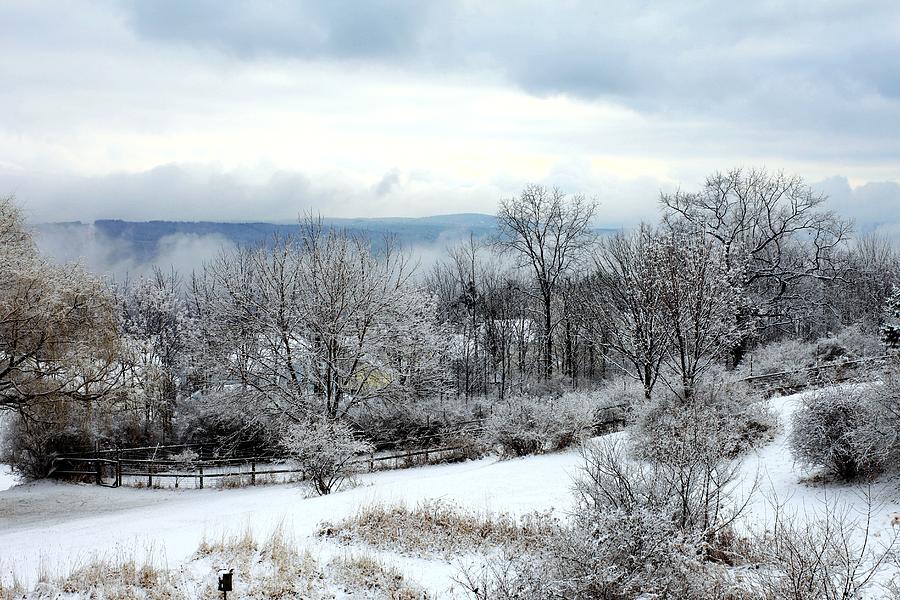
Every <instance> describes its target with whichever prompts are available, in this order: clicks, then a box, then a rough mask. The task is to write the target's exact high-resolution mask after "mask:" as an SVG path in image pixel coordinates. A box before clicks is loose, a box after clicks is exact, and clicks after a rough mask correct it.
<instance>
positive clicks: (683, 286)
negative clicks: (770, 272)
mask: <svg viewBox="0 0 900 600" xmlns="http://www.w3.org/2000/svg"><path fill="white" fill-rule="evenodd" d="M653 273H654V275H653V277H654V279H655V281H656V285H657V286H658V288H659V294H660V297H659V300H660V306H661V309H662V317H663V326H664V327H665V328H666V330H667V331H668V332H669V336H668V344H667V346H666V352H665V356H664V364H665V366H667V367H668V369H667V370H668V372H670V373H673V374H674V375H675V377H676V378H677V381H669V380H666V379H664V381H666V384H667V385H668V386H669V388H670V389H672V390H673V391H675V392H678V393H679V395H680V396H681V397H682V398H683V399H684V400H685V401H688V400H690V399H691V398H692V397H693V395H694V386H695V383H696V381H697V379H698V377H699V376H700V375H701V374H702V373H703V372H704V371H706V370H707V369H709V367H710V366H712V365H713V364H715V363H716V362H717V361H718V360H720V359H721V358H722V357H723V356H725V355H727V354H728V352H729V351H730V350H731V349H732V348H733V347H734V345H735V344H736V343H737V342H738V341H739V340H742V339H746V337H747V336H748V335H749V334H750V333H751V331H752V328H753V322H752V321H748V320H746V319H741V318H740V316H741V315H742V314H744V312H745V311H743V310H742V306H743V303H744V296H743V289H742V288H741V281H743V280H744V276H743V274H742V273H741V272H740V270H739V269H736V268H731V267H729V265H728V263H727V261H726V260H725V257H724V255H723V252H722V249H721V248H720V247H719V246H717V245H715V244H714V243H713V242H711V241H710V240H709V239H707V238H705V237H704V236H703V235H702V234H700V233H699V232H696V231H692V230H674V231H668V232H664V233H663V234H661V235H659V236H658V237H657V238H656V240H655V243H654V245H653ZM664 372H665V370H664Z"/></svg>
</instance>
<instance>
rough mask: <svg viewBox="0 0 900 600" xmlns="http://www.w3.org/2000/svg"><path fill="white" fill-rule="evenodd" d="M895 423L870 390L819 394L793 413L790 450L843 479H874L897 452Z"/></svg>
mask: <svg viewBox="0 0 900 600" xmlns="http://www.w3.org/2000/svg"><path fill="white" fill-rule="evenodd" d="M897 422H898V419H897V415H893V414H891V413H890V412H889V411H885V410H884V409H883V408H882V405H880V404H879V403H878V401H877V397H876V392H875V391H874V390H873V389H872V388H871V387H869V386H856V387H847V386H844V387H832V388H826V389H823V390H818V391H816V392H813V393H810V394H807V395H806V396H804V397H803V398H802V400H801V404H800V406H799V407H798V408H797V410H795V411H794V414H793V416H792V425H793V428H792V431H791V435H790V439H789V442H790V446H791V452H792V453H793V455H794V458H795V459H796V460H797V461H798V462H801V463H804V464H806V465H808V466H812V467H821V468H823V469H824V470H825V471H826V473H828V474H830V475H832V476H835V477H838V478H840V479H843V480H847V481H850V480H854V479H857V478H860V477H867V476H872V475H877V474H878V473H880V472H882V471H883V470H884V468H885V466H886V465H887V464H889V463H891V462H894V461H895V460H896V458H897V456H898V453H900V444H898V439H897V436H898V432H897Z"/></svg>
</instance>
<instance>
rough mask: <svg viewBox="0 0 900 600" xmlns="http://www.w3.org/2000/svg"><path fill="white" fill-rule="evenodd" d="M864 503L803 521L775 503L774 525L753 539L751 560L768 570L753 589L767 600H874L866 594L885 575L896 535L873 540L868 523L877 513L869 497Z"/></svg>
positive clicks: (833, 507) (829, 506)
mask: <svg viewBox="0 0 900 600" xmlns="http://www.w3.org/2000/svg"><path fill="white" fill-rule="evenodd" d="M866 499H867V505H866V509H865V510H856V511H854V510H852V509H851V507H850V506H848V505H841V504H835V503H826V504H824V505H823V506H822V507H821V508H818V509H813V510H812V512H805V514H804V516H803V518H798V517H797V515H795V514H790V513H785V512H784V510H783V509H782V508H781V507H780V506H778V505H777V503H776V506H775V507H774V508H775V510H774V511H773V513H774V519H773V522H772V523H770V524H769V525H768V526H767V527H766V528H765V530H764V531H763V532H761V533H758V534H756V535H755V536H754V540H753V546H752V552H753V554H754V559H755V560H756V561H758V562H760V563H762V564H764V565H766V567H767V568H765V569H759V570H757V571H756V573H755V574H754V576H753V582H754V584H755V587H756V588H757V589H759V590H760V591H761V592H762V594H763V595H764V597H766V598H792V599H795V600H819V599H824V600H851V599H855V598H868V597H874V596H873V595H871V594H870V593H869V592H870V591H872V590H871V588H872V587H873V583H874V582H875V581H876V580H877V579H879V578H880V575H881V573H883V572H884V571H886V570H889V569H890V567H889V566H887V565H886V563H887V561H888V559H889V558H890V557H891V555H892V554H893V550H894V548H896V546H897V541H898V534H900V532H897V531H896V530H893V531H891V532H890V533H886V535H879V534H878V533H874V534H873V533H872V523H871V519H872V516H873V514H874V512H876V511H874V510H873V505H872V502H871V497H867V498H866ZM805 511H809V508H806V509H805ZM876 536H877V537H879V538H880V539H878V540H876V539H874V538H875V537H876ZM876 542H877V543H876ZM885 597H889V596H885Z"/></svg>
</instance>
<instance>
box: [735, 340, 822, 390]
mask: <svg viewBox="0 0 900 600" xmlns="http://www.w3.org/2000/svg"><path fill="white" fill-rule="evenodd" d="M814 354H815V347H814V346H813V345H812V344H809V343H807V342H803V341H800V340H796V339H788V340H780V341H776V342H770V343H768V344H765V345H764V346H760V347H759V348H757V349H755V350H754V351H753V352H752V353H751V354H748V355H747V357H746V358H745V359H744V360H743V362H742V363H741V365H740V368H739V373H740V374H741V375H742V376H744V377H747V376H749V375H751V374H752V375H772V374H774V373H786V372H791V371H796V370H799V369H804V368H807V367H812V366H815V364H816V359H815V358H814ZM751 366H752V369H751ZM751 371H752V373H751ZM807 383H808V379H807V374H806V373H803V372H801V373H791V374H790V375H787V376H785V378H784V384H785V385H786V386H787V387H794V388H796V387H803V386H805V385H806V384H807Z"/></svg>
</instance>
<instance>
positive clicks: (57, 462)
mask: <svg viewBox="0 0 900 600" xmlns="http://www.w3.org/2000/svg"><path fill="white" fill-rule="evenodd" d="M464 449H465V446H464V445H442V446H435V447H430V448H422V449H415V450H409V451H404V452H392V453H386V454H370V455H360V456H358V457H356V458H354V459H352V460H351V461H350V462H351V463H352V464H358V465H363V466H365V467H366V468H367V470H368V471H370V472H371V471H375V470H378V467H379V466H380V465H383V464H388V463H390V462H393V466H394V467H395V468H396V467H398V466H400V464H401V463H402V464H414V463H416V462H417V461H418V462H419V463H429V462H431V461H432V460H446V459H447V458H452V457H453V456H454V454H452V453H459V452H460V451H462V450H464ZM132 450H133V449H132ZM110 452H113V453H115V452H116V451H115V450H112V451H103V450H101V451H99V452H98V454H100V453H102V454H104V455H105V456H108V455H109V454H110ZM121 452H122V450H120V451H119V454H120V455H119V456H118V457H116V458H105V457H101V456H85V454H87V453H79V454H78V455H63V456H58V457H56V458H54V459H53V465H52V468H51V471H50V476H52V477H63V478H80V479H82V480H93V481H94V482H95V483H97V484H98V485H104V486H107V487H119V486H122V485H127V484H128V483H135V484H140V485H143V482H144V481H146V485H147V487H153V486H154V480H157V485H158V483H159V480H162V479H174V480H175V487H179V482H180V481H191V480H193V481H195V482H196V487H198V488H200V489H203V488H204V487H205V483H206V481H207V480H209V479H217V478H245V477H246V478H249V482H248V483H249V484H250V485H256V484H257V483H258V482H260V481H263V480H265V479H267V478H272V477H273V476H278V475H299V479H300V480H303V479H305V472H304V470H303V469H302V468H301V467H300V466H298V465H295V464H293V463H292V461H291V460H290V458H289V457H271V456H245V457H234V458H222V459H210V460H190V461H185V460H173V459H141V458H128V457H124V456H121ZM129 478H131V479H132V480H136V481H129Z"/></svg>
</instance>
